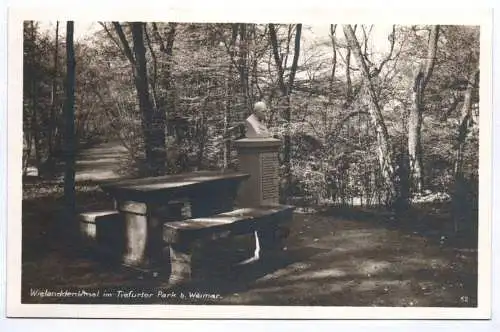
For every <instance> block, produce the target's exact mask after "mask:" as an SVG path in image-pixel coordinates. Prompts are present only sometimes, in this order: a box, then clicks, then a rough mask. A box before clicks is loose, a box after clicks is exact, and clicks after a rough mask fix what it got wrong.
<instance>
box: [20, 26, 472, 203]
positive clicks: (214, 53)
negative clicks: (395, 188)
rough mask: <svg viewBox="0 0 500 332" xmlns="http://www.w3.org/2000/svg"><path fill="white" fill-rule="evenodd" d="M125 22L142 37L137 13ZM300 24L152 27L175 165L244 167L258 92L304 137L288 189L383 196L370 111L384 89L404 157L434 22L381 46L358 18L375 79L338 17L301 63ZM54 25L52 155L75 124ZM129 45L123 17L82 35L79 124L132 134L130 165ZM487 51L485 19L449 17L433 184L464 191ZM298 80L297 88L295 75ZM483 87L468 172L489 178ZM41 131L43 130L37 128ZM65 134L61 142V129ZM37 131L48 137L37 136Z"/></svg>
mask: <svg viewBox="0 0 500 332" xmlns="http://www.w3.org/2000/svg"><path fill="white" fill-rule="evenodd" d="M121 24H122V26H123V32H124V34H125V38H127V39H128V40H129V41H131V40H132V34H131V31H130V29H129V28H128V23H121ZM297 28H298V25H286V24H274V25H272V26H271V25H268V24H243V23H224V24H222V23H221V24H212V23H203V24H199V23H152V22H148V23H146V24H145V25H144V44H145V49H146V63H147V74H148V75H147V76H148V84H149V90H150V91H151V103H152V108H153V110H154V111H156V112H161V113H162V114H164V115H165V118H166V129H165V134H166V138H165V145H166V150H167V159H166V171H167V172H168V173H178V172H183V171H188V170H195V169H207V168H221V167H226V168H227V167H230V168H231V167H236V166H237V160H236V159H237V158H236V154H235V151H234V149H233V146H232V142H233V141H234V139H236V138H238V137H239V136H240V132H239V131H238V130H237V129H235V128H239V127H240V126H241V124H242V121H244V119H245V118H246V116H248V114H249V113H250V112H251V110H252V105H253V104H254V103H255V102H256V101H259V100H264V101H265V102H266V104H267V105H268V109H267V110H266V112H265V114H263V115H264V117H265V119H266V122H267V125H268V127H269V128H270V129H271V131H272V133H273V135H274V136H275V137H278V138H280V139H282V140H284V141H286V138H287V137H289V138H290V142H289V145H288V146H289V148H290V151H286V150H285V149H283V151H282V153H281V156H280V160H281V163H282V166H283V169H282V176H283V177H286V176H288V175H287V174H286V169H285V168H286V167H285V166H286V163H287V162H288V161H287V158H288V156H289V159H290V174H291V185H292V188H291V191H290V192H289V193H288V194H290V195H292V196H302V197H308V198H310V199H311V200H312V201H314V202H318V203H325V202H328V203H330V204H344V205H349V204H362V205H380V204H383V203H384V200H385V198H384V197H385V192H384V191H385V187H384V185H383V176H382V174H383V170H382V169H381V166H380V160H379V159H378V158H379V157H378V156H379V153H378V151H379V149H380V141H379V138H377V130H379V129H377V123H374V121H373V117H371V116H370V112H371V111H372V110H373V104H372V103H371V102H370V100H371V98H372V97H375V98H376V100H377V105H378V107H379V108H380V113H381V116H382V118H383V122H384V124H385V126H386V128H387V137H388V147H389V148H390V149H389V150H388V151H389V152H390V154H392V156H393V157H392V158H391V160H389V161H388V162H389V163H390V165H391V166H392V167H394V170H395V172H397V171H398V169H400V166H401V165H399V164H398V162H399V161H400V159H398V158H400V157H401V156H402V155H405V154H406V153H408V151H407V143H406V142H407V140H408V117H409V110H410V108H411V107H412V85H413V83H414V78H415V77H414V75H415V72H416V70H417V69H418V66H419V65H420V64H422V63H423V62H424V61H425V57H426V56H427V52H426V49H427V44H428V38H429V30H430V27H428V26H394V27H393V29H391V30H390V31H388V39H387V42H386V43H385V46H386V48H385V49H383V50H382V51H381V50H380V48H375V47H374V45H375V44H377V45H379V44H380V45H382V44H383V43H380V41H377V42H376V43H375V42H374V40H373V34H372V27H370V26H364V25H357V26H354V27H353V30H354V32H355V37H356V39H357V40H358V42H359V45H360V49H361V52H362V53H363V54H362V56H363V57H364V58H365V62H366V64H367V65H368V67H369V68H368V69H369V72H368V74H369V78H370V80H368V79H367V77H365V76H364V75H362V70H361V69H362V68H361V67H360V66H359V64H358V63H357V62H356V61H355V56H354V53H352V54H351V51H352V45H351V44H349V43H348V42H347V40H346V38H345V36H344V35H343V34H342V33H341V32H342V28H341V27H340V26H339V27H338V28H337V25H335V24H333V25H331V26H330V27H329V33H330V34H329V35H328V36H325V37H324V38H323V39H317V40H315V41H314V42H313V41H311V40H310V38H311V35H312V34H311V28H310V27H308V26H304V27H303V28H302V36H301V38H300V40H299V42H300V45H299V46H300V48H299V50H300V51H299V53H297V55H298V65H297V67H296V68H295V70H296V72H295V73H294V70H293V68H292V67H293V58H294V56H295V50H294V46H297V45H296V43H295V44H294V42H295V41H294V38H295V36H296V35H297V34H296V32H297ZM274 33H275V34H276V40H275V41H274V40H273V37H274ZM54 37H55V36H54V32H53V31H42V30H41V29H40V28H39V27H38V25H37V23H36V22H35V23H34V24H33V25H31V24H30V22H26V23H25V35H24V40H25V50H24V51H25V56H24V62H25V86H24V113H23V118H24V132H25V138H26V142H27V143H29V144H27V145H37V146H38V149H39V154H40V155H41V158H39V159H40V160H43V159H45V158H46V155H47V154H48V142H47V139H48V137H49V135H48V131H49V128H51V126H49V125H48V124H49V123H51V122H53V123H55V124H56V125H55V131H56V132H57V133H59V132H60V131H61V129H62V128H61V125H62V124H61V122H60V117H61V105H62V102H63V98H62V95H61V91H62V88H61V87H62V86H63V84H64V81H63V77H64V70H65V69H64V68H63V64H64V61H62V60H63V57H64V51H63V46H64V39H63V38H61V40H60V41H59V44H58V45H57V46H58V47H59V49H60V51H59V57H60V58H61V60H60V61H59V66H60V68H58V70H57V73H56V74H57V75H56V79H57V84H58V86H59V90H60V91H58V93H57V95H56V97H57V98H56V104H57V107H56V108H57V112H56V114H55V116H54V117H53V118H51V117H50V116H49V115H50V113H48V112H46V111H45V110H47V109H50V104H51V98H50V94H51V93H50V89H51V78H52V77H53V75H52V74H53V73H54V69H53V64H52V62H53V60H52V57H53V52H54V48H55V46H56V45H55V40H54ZM121 45H122V44H121V43H120V40H119V36H118V35H117V32H116V31H115V30H114V29H113V25H112V23H111V22H105V23H104V22H103V23H102V24H101V25H100V30H99V31H97V32H95V34H94V35H93V36H91V37H89V38H87V39H86V40H85V41H82V42H80V43H77V44H76V45H75V47H76V48H75V57H76V62H77V84H76V88H77V91H76V103H75V110H76V119H77V125H76V127H77V134H78V137H79V138H80V140H84V139H89V138H95V137H101V138H102V139H108V140H112V139H117V138H118V139H120V140H121V142H122V143H123V145H124V146H125V147H126V148H127V149H128V151H129V160H128V161H127V162H126V165H125V166H126V169H124V171H127V172H129V173H139V171H140V169H141V168H143V167H144V163H145V160H146V159H145V152H144V151H145V142H144V135H143V128H142V116H143V115H142V113H141V112H140V110H139V107H138V101H137V95H136V91H135V89H134V70H133V68H132V66H131V64H130V62H129V59H128V58H127V55H126V54H125V53H124V49H123V47H122V46H121ZM380 45H379V46H380ZM276 51H277V52H276ZM478 56H479V28H478V27H473V26H441V27H440V33H439V39H438V43H437V53H436V63H435V67H434V70H433V73H432V75H431V77H430V80H429V82H428V85H427V87H426V92H425V95H424V100H423V105H425V107H424V110H423V122H422V129H421V134H422V161H423V174H424V181H423V182H424V184H425V189H426V190H431V191H432V192H442V193H448V194H450V196H453V195H452V190H453V188H454V184H455V181H456V174H455V173H456V172H455V166H456V163H457V149H458V147H459V142H458V135H459V127H460V124H461V123H462V120H463V119H462V114H461V111H460V110H462V109H463V104H464V94H465V91H466V89H467V86H468V84H469V83H470V81H471V75H472V74H473V73H474V71H475V70H476V69H477V68H478V63H479V57H478ZM280 67H281V68H280ZM33 73H35V75H33ZM33 77H35V78H36V80H35V81H34V83H33ZM291 78H292V84H291V86H290V87H288V88H287V86H286V84H283V83H287V82H290V79H291ZM369 82H371V83H370V84H371V85H369V84H368V83H369ZM33 84H34V85H35V86H36V87H37V89H33ZM283 87H285V88H286V89H283ZM370 89H372V90H373V91H371V90H370ZM35 92H36V95H35ZM478 96H479V95H478V89H477V86H476V87H474V89H473V110H474V116H473V121H472V126H471V127H470V128H469V130H468V131H467V137H466V140H465V141H464V142H461V143H460V144H462V148H463V160H462V162H461V163H462V169H463V172H464V177H465V178H477V176H478V174H477V171H478V126H477V114H476V113H477V107H476V105H477V103H478V98H479V97H478ZM34 97H36V98H35V99H36V100H35V101H36V104H37V106H36V109H34V108H33V98H34ZM37 110H38V113H37V112H36V111H37ZM288 117H289V118H288ZM35 133H40V134H39V135H38V137H36V138H35V137H33V136H35V135H34V134H35ZM57 133H56V135H54V138H53V139H54V140H58V139H59V140H60V138H59V136H58V134H57ZM34 140H35V141H36V142H37V143H36V144H31V142H33V141H34ZM28 150H29V151H32V150H34V147H32V146H30V147H29V149H27V151H28ZM30 155H33V152H31V153H30ZM31 159H33V158H31ZM391 181H395V182H397V181H399V180H397V179H395V178H392V179H391ZM472 187H474V186H472ZM471 190H475V189H471Z"/></svg>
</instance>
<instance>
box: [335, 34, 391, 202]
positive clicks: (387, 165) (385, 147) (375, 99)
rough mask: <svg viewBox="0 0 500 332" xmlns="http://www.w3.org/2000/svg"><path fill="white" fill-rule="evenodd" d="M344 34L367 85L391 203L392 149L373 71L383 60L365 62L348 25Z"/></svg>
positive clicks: (384, 177)
mask: <svg viewBox="0 0 500 332" xmlns="http://www.w3.org/2000/svg"><path fill="white" fill-rule="evenodd" d="M344 35H345V37H346V39H347V42H348V44H349V48H350V49H351V51H352V52H353V55H354V57H355V59H356V62H357V63H358V66H359V67H360V69H361V73H362V75H363V78H364V79H365V82H366V85H367V91H368V94H369V97H370V98H369V99H370V104H371V105H370V107H369V108H368V112H369V115H370V118H371V121H372V123H373V125H374V127H375V131H376V140H377V146H378V149H377V156H378V161H379V166H380V170H381V172H382V178H383V182H384V183H383V185H384V188H383V189H385V190H386V193H387V198H386V204H388V205H392V204H393V203H394V200H395V199H396V197H397V187H396V184H395V182H394V177H395V172H394V167H393V164H392V162H393V151H392V147H391V145H390V138H389V133H388V131H387V127H386V124H385V121H384V116H383V114H382V108H381V105H380V102H379V96H378V94H377V89H376V85H375V82H374V81H375V76H376V75H373V73H374V72H375V73H379V72H380V70H381V67H382V65H383V64H384V61H383V62H382V63H381V66H380V67H378V68H376V67H375V66H372V65H371V63H370V67H372V68H370V67H369V63H368V62H367V59H366V57H365V55H364V54H365V53H363V52H362V50H361V46H360V44H359V42H358V39H357V38H356V34H355V32H354V30H353V28H352V27H351V26H350V25H345V26H344Z"/></svg>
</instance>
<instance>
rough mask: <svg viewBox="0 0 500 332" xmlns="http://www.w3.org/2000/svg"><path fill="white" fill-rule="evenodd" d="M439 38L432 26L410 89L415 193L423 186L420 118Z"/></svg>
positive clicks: (436, 29)
mask: <svg viewBox="0 0 500 332" xmlns="http://www.w3.org/2000/svg"><path fill="white" fill-rule="evenodd" d="M438 38H439V25H434V26H433V27H432V28H431V31H430V34H429V41H428V45H427V56H426V59H425V64H422V65H420V66H419V68H418V71H417V73H416V74H415V79H414V82H413V89H412V97H413V98H412V99H413V100H412V102H413V105H412V107H411V109H410V114H409V117H408V155H409V161H410V174H411V183H412V186H413V188H414V190H415V191H416V192H421V191H422V189H423V186H424V176H423V167H422V143H421V141H422V138H421V131H422V118H423V112H424V108H425V107H424V102H423V100H424V93H425V88H426V86H427V84H428V83H429V80H430V78H431V75H432V71H433V69H434V64H435V63H436V50H437V42H438Z"/></svg>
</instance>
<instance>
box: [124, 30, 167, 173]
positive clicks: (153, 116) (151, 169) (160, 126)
mask: <svg viewBox="0 0 500 332" xmlns="http://www.w3.org/2000/svg"><path fill="white" fill-rule="evenodd" d="M143 30H144V23H142V22H133V23H132V38H133V41H134V55H135V87H136V89H137V99H138V101H139V108H140V110H141V114H142V129H143V133H144V145H145V154H146V162H147V167H148V169H147V171H146V172H147V175H149V176H158V175H162V174H165V159H166V150H165V121H166V119H165V112H163V111H162V110H158V109H156V110H155V109H153V106H152V104H151V100H150V97H149V88H148V76H147V65H146V48H145V46H144V36H143Z"/></svg>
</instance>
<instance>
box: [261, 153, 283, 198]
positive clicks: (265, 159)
mask: <svg viewBox="0 0 500 332" xmlns="http://www.w3.org/2000/svg"><path fill="white" fill-rule="evenodd" d="M278 168H279V163H278V154H277V153H275V152H266V153H262V154H261V155H260V170H261V200H262V201H263V202H265V203H278V201H279V192H278V187H279V183H278V179H279V174H278Z"/></svg>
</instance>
